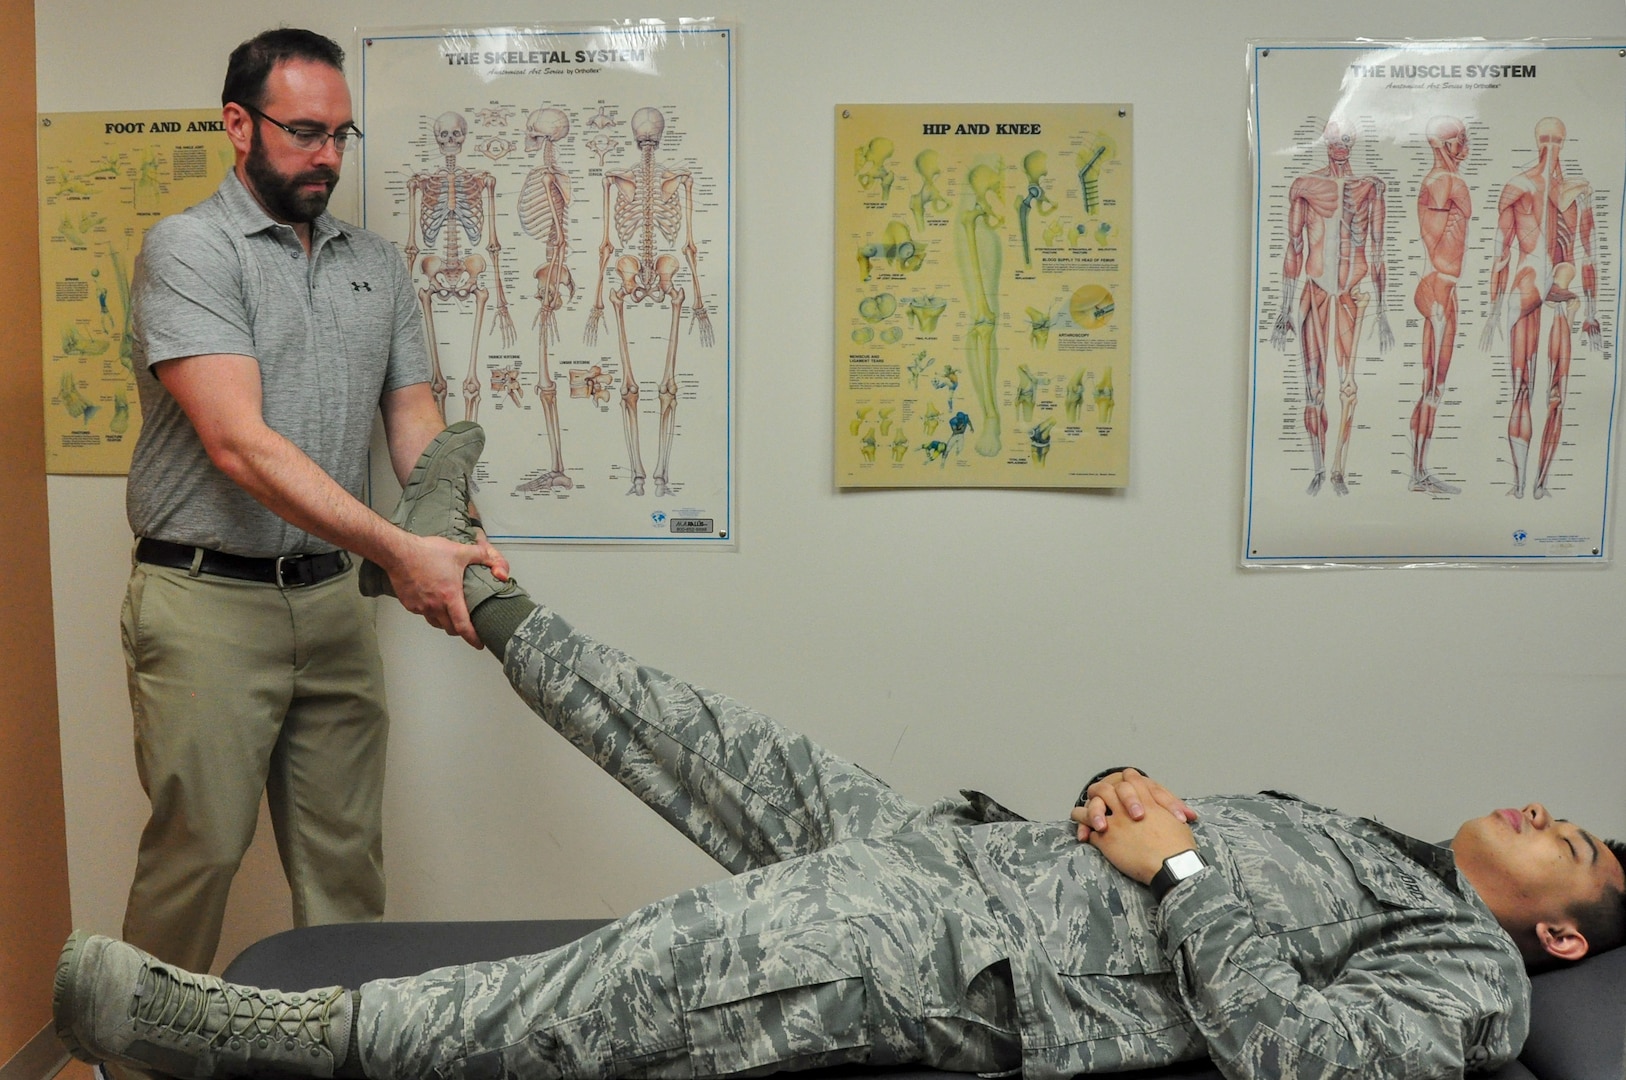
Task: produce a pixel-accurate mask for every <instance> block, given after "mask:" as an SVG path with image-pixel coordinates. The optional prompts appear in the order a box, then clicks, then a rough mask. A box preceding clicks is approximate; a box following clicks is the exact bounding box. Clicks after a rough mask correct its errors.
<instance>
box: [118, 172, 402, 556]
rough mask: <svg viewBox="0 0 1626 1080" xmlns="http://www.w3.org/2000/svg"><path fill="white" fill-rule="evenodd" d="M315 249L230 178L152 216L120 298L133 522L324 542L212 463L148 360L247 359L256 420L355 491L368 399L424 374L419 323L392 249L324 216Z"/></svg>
mask: <svg viewBox="0 0 1626 1080" xmlns="http://www.w3.org/2000/svg"><path fill="white" fill-rule="evenodd" d="M311 234H312V242H311V252H312V254H311V256H310V257H309V258H307V257H306V255H305V250H304V247H303V245H301V244H300V242H299V237H298V236H296V235H295V234H294V230H293V228H292V227H290V226H288V225H282V224H279V223H277V222H275V221H273V220H272V219H271V218H270V217H268V216H267V215H266V213H265V211H264V210H263V209H261V208H260V205H259V203H257V202H255V201H254V198H253V196H252V195H250V194H249V193H248V191H246V190H245V189H244V188H243V185H242V184H241V182H239V181H238V179H237V175H236V173H235V172H231V173H227V175H226V179H225V181H224V182H222V183H221V185H220V188H219V190H217V191H216V192H215V193H214V194H213V195H212V196H210V197H209V198H208V199H206V200H204V201H203V202H201V203H199V204H198V205H196V206H194V207H192V208H191V209H189V210H186V211H185V212H183V213H180V214H176V215H174V216H172V217H167V218H165V219H164V220H162V221H160V222H158V224H156V225H154V226H153V227H152V229H151V230H150V231H149V232H148V233H147V237H146V240H145V241H144V242H143V244H142V245H141V256H140V258H139V259H138V260H137V263H136V271H135V281H134V285H133V288H132V293H131V307H132V321H133V332H134V345H135V349H134V353H135V367H136V381H137V385H138V387H139V389H140V393H141V409H142V414H143V420H142V428H141V437H140V438H139V439H138V440H137V442H136V448H135V456H134V460H133V461H132V462H131V464H130V482H129V487H128V491H127V496H126V506H127V510H128V512H129V517H130V528H131V529H132V530H134V532H135V534H136V535H137V536H150V537H154V538H156V539H160V540H169V541H173V542H175V543H180V544H193V545H197V546H199V547H206V548H213V549H215V550H217V551H229V552H231V553H233V554H237V555H285V554H292V553H295V552H320V551H331V550H333V545H332V544H329V543H327V542H326V541H324V540H321V539H319V538H317V537H314V536H311V535H310V534H309V533H306V532H305V531H303V530H301V529H297V528H295V527H294V526H293V525H290V524H289V523H288V522H286V521H284V520H282V519H281V518H280V517H278V516H277V515H276V514H274V513H272V512H271V511H270V510H268V509H267V508H266V507H264V506H263V505H261V504H260V503H259V502H257V501H256V500H255V499H254V497H253V496H251V495H250V494H249V493H248V492H246V491H244V490H243V489H242V488H240V487H238V486H237V485H236V484H234V483H233V482H232V481H231V480H230V479H228V478H227V477H226V475H225V474H224V473H222V472H221V471H220V470H219V469H217V468H215V466H214V464H213V463H212V462H210V460H209V456H208V454H207V453H206V452H205V451H204V448H203V443H202V441H201V440H200V439H199V438H198V434H197V432H196V431H195V430H194V429H193V427H192V424H191V422H190V421H189V420H188V419H187V418H186V414H185V413H184V412H183V411H182V410H181V407H180V405H179V404H177V403H176V401H175V399H174V398H173V397H171V396H170V394H169V391H167V390H165V389H164V386H163V384H162V383H160V382H159V381H158V378H157V376H155V375H154V374H153V371H152V366H153V365H154V364H158V363H161V362H162V361H165V360H174V359H178V358H180V357H185V356H199V355H205V354H210V353H230V354H236V355H240V356H247V357H252V358H253V359H254V360H256V361H257V362H258V363H259V368H260V388H261V392H262V394H263V402H264V405H263V415H264V417H265V422H266V423H267V424H268V425H269V426H270V427H271V428H272V429H273V430H274V431H277V432H278V433H280V434H281V435H283V436H285V437H286V438H287V439H288V440H289V441H291V442H292V443H293V444H294V445H295V446H297V447H299V448H300V449H301V450H303V451H304V452H305V453H306V454H307V455H309V456H310V458H311V460H313V461H315V462H316V464H318V465H320V466H321V467H322V468H323V469H324V470H326V471H327V473H328V475H330V476H332V477H333V479H335V480H336V481H338V482H339V484H340V485H342V486H343V487H344V489H345V490H346V491H348V492H350V493H351V494H352V495H354V496H356V497H357V498H360V497H361V495H362V491H363V485H364V483H365V480H366V471H367V446H368V442H369V440H370V438H371V435H372V428H373V419H374V417H375V416H376V414H377V412H378V405H379V399H380V398H381V397H382V396H383V395H384V394H385V393H388V392H389V391H392V390H397V389H399V388H401V387H403V386H410V385H411V384H413V383H420V382H428V381H429V359H428V355H427V353H426V352H425V351H424V337H423V323H422V319H421V317H420V316H419V313H418V303H417V297H416V295H415V294H414V292H413V289H412V282H411V278H410V276H409V275H408V272H407V269H406V265H405V263H404V261H403V259H402V256H401V254H400V253H399V252H398V251H396V250H395V248H394V247H392V246H391V245H390V243H389V242H388V241H386V240H385V239H384V238H383V237H381V236H378V235H377V234H375V233H371V232H368V231H367V230H365V229H359V228H356V227H355V226H353V225H347V224H345V223H344V222H341V221H339V220H337V219H336V218H334V217H332V216H331V215H329V214H323V215H322V216H321V217H320V218H318V219H316V221H315V222H313V223H312V227H311Z"/></svg>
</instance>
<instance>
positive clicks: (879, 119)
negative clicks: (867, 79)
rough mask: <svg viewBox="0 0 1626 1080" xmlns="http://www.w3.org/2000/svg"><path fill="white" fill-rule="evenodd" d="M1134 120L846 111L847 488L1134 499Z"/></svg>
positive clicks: (841, 331)
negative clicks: (1053, 491) (1101, 493)
mask: <svg viewBox="0 0 1626 1080" xmlns="http://www.w3.org/2000/svg"><path fill="white" fill-rule="evenodd" d="M1132 119H1133V117H1132V114H1131V111H1130V108H1129V106H1127V105H986V104H984V105H841V106H838V107H837V109H836V122H835V130H836V150H835V153H836V170H835V172H836V175H835V190H836V236H835V244H836V248H835V262H836V282H835V353H836V387H835V401H836V416H835V469H836V483H837V485H838V486H840V487H851V488H865V487H1043V488H1121V487H1124V486H1126V485H1127V484H1128V483H1129V412H1130V403H1129V398H1130V393H1129V386H1130V380H1129V357H1130V336H1129V332H1130V325H1131V315H1132V312H1133V304H1132V299H1133V298H1132V297H1131V295H1130V280H1131V273H1130V271H1131V264H1130V251H1131V231H1130V209H1131V199H1130V196H1131V190H1132V185H1131V174H1130V165H1131V163H1132V161H1133V153H1132V150H1133V147H1132V146H1131V141H1130V135H1131V130H1132V129H1131V121H1132Z"/></svg>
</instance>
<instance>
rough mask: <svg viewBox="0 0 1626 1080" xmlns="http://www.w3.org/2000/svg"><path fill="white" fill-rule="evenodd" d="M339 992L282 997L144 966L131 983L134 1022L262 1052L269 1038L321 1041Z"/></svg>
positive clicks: (328, 1025)
mask: <svg viewBox="0 0 1626 1080" xmlns="http://www.w3.org/2000/svg"><path fill="white" fill-rule="evenodd" d="M342 994H343V991H342V990H339V989H337V988H335V989H334V990H332V991H329V992H326V993H323V992H317V993H311V994H300V993H292V994H284V993H281V992H279V991H275V990H256V989H251V988H249V987H239V986H235V985H233V984H231V983H228V982H224V981H222V980H220V979H216V978H214V977H213V976H199V975H191V974H188V973H185V972H180V971H176V970H173V969H170V968H168V967H167V966H163V967H160V966H154V965H148V966H147V967H146V968H145V969H144V970H143V971H142V977H141V979H140V980H139V981H138V983H137V985H136V990H135V994H134V1005H133V1010H132V1011H133V1018H134V1019H135V1020H136V1021H138V1022H139V1023H142V1024H145V1025H148V1026H149V1027H152V1028H157V1029H160V1030H163V1031H166V1032H168V1033H171V1034H174V1035H196V1036H198V1037H200V1038H202V1039H205V1040H206V1041H209V1042H212V1043H216V1044H219V1043H225V1042H228V1041H230V1040H235V1039H241V1040H244V1041H253V1042H257V1043H258V1044H259V1045H260V1047H261V1048H266V1047H269V1046H270V1045H271V1041H272V1040H277V1041H281V1042H286V1043H288V1044H289V1045H288V1046H287V1047H286V1048H287V1049H292V1048H293V1045H294V1044H297V1043H301V1042H303V1043H318V1044H321V1043H325V1042H326V1041H327V1039H326V1037H327V1033H328V1031H329V1030H330V1027H331V1024H332V1013H333V1010H334V1007H335V1006H336V1005H337V1003H338V1002H339V999H340V997H341V995H342Z"/></svg>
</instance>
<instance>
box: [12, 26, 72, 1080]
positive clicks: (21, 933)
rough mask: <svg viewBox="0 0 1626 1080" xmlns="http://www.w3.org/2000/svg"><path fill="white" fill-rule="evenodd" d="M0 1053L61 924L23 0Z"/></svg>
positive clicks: (62, 857) (27, 1030)
mask: <svg viewBox="0 0 1626 1080" xmlns="http://www.w3.org/2000/svg"><path fill="white" fill-rule="evenodd" d="M0 41H6V42H8V43H9V45H8V47H7V56H6V62H5V63H4V64H0V101H4V102H6V103H7V106H8V107H7V108H6V109H4V110H3V111H0V146H6V147H9V148H10V151H9V153H8V154H7V157H8V158H9V160H10V161H11V165H10V168H11V170H12V174H11V179H10V180H9V181H8V182H7V183H5V184H3V185H0V221H8V222H11V227H10V228H7V229H3V230H0V266H4V267H6V287H5V288H3V289H0V416H3V417H5V423H3V424H0V520H4V521H5V522H6V523H7V527H6V529H5V534H6V539H5V542H4V543H0V627H4V628H5V630H6V634H5V648H4V650H3V654H0V655H3V659H0V1062H3V1061H6V1060H7V1059H9V1058H10V1057H11V1056H12V1055H13V1054H15V1053H16V1052H17V1051H18V1050H19V1049H20V1048H21V1047H22V1045H23V1044H24V1043H26V1042H27V1041H28V1040H29V1039H30V1038H32V1037H33V1036H34V1035H35V1034H36V1033H37V1032H38V1031H39V1030H40V1028H41V1027H43V1026H44V1025H45V1023H46V1022H47V1021H48V1020H49V1019H50V1015H51V1012H50V1005H51V995H50V989H51V974H52V971H53V970H54V969H55V967H56V954H57V949H58V948H60V947H61V945H62V941H63V939H64V938H66V937H67V936H68V930H69V926H68V857H67V840H66V837H65V835H64V831H63V820H62V759H61V754H60V747H59V744H58V740H57V698H56V656H55V651H54V649H53V648H52V644H53V636H52V620H51V561H50V557H49V551H50V549H49V546H48V544H47V536H46V521H47V513H46V501H45V431H44V415H43V411H42V409H41V404H40V403H41V401H42V400H43V393H42V385H41V379H40V305H39V296H40V288H39V239H38V235H37V230H36V229H35V227H34V222H35V221H36V220H37V218H36V216H35V210H34V208H35V206H36V205H37V203H36V199H35V194H34V186H35V178H36V177H37V175H38V171H39V170H38V169H37V167H36V164H35V155H34V94H35V91H34V9H33V5H32V3H30V2H28V0H4V2H3V3H0Z"/></svg>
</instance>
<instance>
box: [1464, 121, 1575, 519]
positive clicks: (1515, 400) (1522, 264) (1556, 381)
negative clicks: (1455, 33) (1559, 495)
mask: <svg viewBox="0 0 1626 1080" xmlns="http://www.w3.org/2000/svg"><path fill="white" fill-rule="evenodd" d="M1535 135H1536V147H1537V158H1536V160H1535V161H1534V162H1533V163H1532V164H1530V165H1529V166H1528V167H1526V168H1525V169H1523V170H1522V171H1520V172H1519V173H1517V174H1516V175H1515V176H1514V177H1513V179H1511V180H1509V181H1508V182H1507V184H1506V185H1504V186H1503V188H1502V193H1501V197H1500V198H1499V199H1498V200H1497V206H1496V251H1495V260H1494V262H1493V264H1492V268H1491V296H1490V299H1491V314H1490V319H1489V320H1488V321H1487V322H1486V324H1485V330H1484V333H1483V336H1482V338H1481V347H1482V348H1483V349H1484V350H1485V351H1487V352H1489V351H1491V350H1492V349H1493V348H1494V347H1495V345H1496V343H1497V341H1498V340H1499V338H1500V336H1501V333H1502V329H1503V326H1504V324H1505V325H1506V327H1507V333H1508V351H1509V374H1510V376H1511V379H1512V401H1511V402H1510V403H1509V408H1508V420H1507V442H1508V450H1509V452H1510V454H1511V456H1512V462H1513V486H1512V488H1510V489H1509V491H1508V494H1510V495H1512V496H1514V497H1515V498H1520V499H1522V498H1524V485H1525V481H1526V478H1527V476H1528V472H1527V465H1528V460H1529V455H1530V436H1531V434H1532V430H1533V426H1532V424H1531V419H1530V398H1531V394H1532V384H1533V383H1534V381H1535V375H1536V348H1537V345H1538V343H1539V341H1540V339H1541V313H1542V309H1543V308H1548V309H1550V311H1551V314H1550V316H1549V320H1550V323H1549V327H1548V331H1547V364H1548V380H1547V415H1546V421H1545V423H1544V424H1543V426H1542V430H1541V452H1540V457H1539V459H1538V463H1537V467H1536V479H1535V486H1534V489H1533V490H1532V495H1534V497H1535V498H1538V499H1540V498H1544V497H1546V496H1547V495H1549V494H1551V491H1550V490H1549V488H1548V486H1547V484H1548V479H1549V473H1550V471H1551V469H1552V465H1553V458H1554V456H1555V454H1556V453H1557V451H1558V445H1559V440H1560V438H1561V436H1562V433H1563V429H1564V398H1565V395H1566V393H1567V392H1568V385H1569V373H1570V355H1571V349H1572V341H1571V335H1572V326H1571V322H1572V320H1573V319H1574V317H1575V315H1576V311H1577V309H1578V307H1579V306H1580V305H1581V304H1582V303H1583V302H1584V304H1585V311H1584V313H1583V315H1582V322H1581V333H1582V335H1583V336H1584V337H1585V338H1586V340H1587V343H1588V344H1590V345H1591V346H1592V348H1594V349H1597V350H1599V351H1601V350H1602V349H1603V332H1602V329H1601V328H1600V325H1599V322H1598V272H1597V267H1596V265H1595V264H1594V262H1593V240H1594V237H1593V232H1594V228H1595V224H1594V219H1593V205H1592V200H1593V191H1592V185H1591V184H1590V183H1588V182H1587V181H1586V180H1585V179H1583V178H1582V177H1580V176H1571V175H1566V174H1565V172H1564V163H1563V159H1562V156H1561V155H1562V152H1563V149H1564V142H1565V139H1566V137H1567V132H1566V130H1565V127H1564V123H1563V121H1561V120H1559V119H1557V118H1556V117H1551V116H1549V117H1546V118H1545V119H1543V120H1541V121H1539V122H1538V123H1537V124H1536V129H1535ZM1577 289H1579V293H1577Z"/></svg>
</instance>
